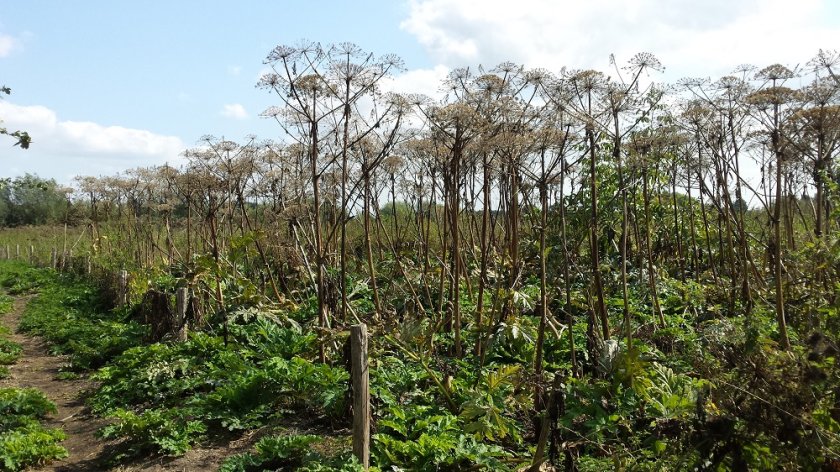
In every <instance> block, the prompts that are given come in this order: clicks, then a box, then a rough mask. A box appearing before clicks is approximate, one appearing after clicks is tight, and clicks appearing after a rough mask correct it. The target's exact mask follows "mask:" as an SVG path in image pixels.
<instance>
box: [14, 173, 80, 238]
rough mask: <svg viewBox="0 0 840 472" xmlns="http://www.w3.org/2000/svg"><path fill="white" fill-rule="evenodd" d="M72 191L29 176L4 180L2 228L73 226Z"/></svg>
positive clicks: (51, 182)
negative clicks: (64, 224)
mask: <svg viewBox="0 0 840 472" xmlns="http://www.w3.org/2000/svg"><path fill="white" fill-rule="evenodd" d="M69 194H70V189H68V188H65V187H61V186H59V185H58V183H56V181H55V180H53V179H44V178H41V177H38V176H37V175H32V174H26V175H24V176H22V177H15V178H13V179H12V178H6V179H3V180H0V227H14V226H25V225H45V224H63V223H73V222H75V220H74V219H73V218H72V215H73V214H74V212H73V211H72V208H73V207H72V206H71V205H70V203H69V200H68V196H69Z"/></svg>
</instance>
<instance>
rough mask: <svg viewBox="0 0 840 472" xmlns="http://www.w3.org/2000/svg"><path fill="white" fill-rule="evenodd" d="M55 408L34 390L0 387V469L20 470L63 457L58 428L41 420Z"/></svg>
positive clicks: (63, 450)
mask: <svg viewBox="0 0 840 472" xmlns="http://www.w3.org/2000/svg"><path fill="white" fill-rule="evenodd" d="M55 411H56V410H55V405H54V404H53V403H52V402H50V401H49V400H48V399H47V398H46V397H45V396H44V394H43V393H41V392H39V391H38V390H36V389H32V388H26V389H20V388H0V470H9V471H16V470H23V469H25V468H26V467H28V466H33V465H40V464H44V463H46V462H49V461H51V460H55V459H61V458H64V457H67V450H66V449H64V448H63V447H62V446H61V445H60V444H59V443H60V442H61V441H62V440H64V437H65V436H64V433H63V432H62V431H61V430H60V429H51V428H45V427H44V426H43V425H42V424H41V420H42V419H43V418H44V417H45V416H46V415H47V414H49V413H55Z"/></svg>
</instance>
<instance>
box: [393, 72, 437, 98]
mask: <svg viewBox="0 0 840 472" xmlns="http://www.w3.org/2000/svg"><path fill="white" fill-rule="evenodd" d="M447 74H449V68H448V67H446V66H444V65H437V66H435V67H434V68H432V69H414V70H410V71H407V72H404V73H402V74H400V75H397V76H394V77H390V78H387V79H385V81H384V83H383V85H382V87H383V88H384V89H385V90H387V91H389V92H398V93H421V94H423V95H428V96H430V97H435V96H438V95H440V87H441V84H442V83H443V79H445V78H446V76H447Z"/></svg>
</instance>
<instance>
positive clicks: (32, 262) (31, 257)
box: [29, 244, 35, 266]
mask: <svg viewBox="0 0 840 472" xmlns="http://www.w3.org/2000/svg"><path fill="white" fill-rule="evenodd" d="M29 265H32V266H34V265H35V246H33V245H32V244H30V245H29Z"/></svg>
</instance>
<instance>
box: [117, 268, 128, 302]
mask: <svg viewBox="0 0 840 472" xmlns="http://www.w3.org/2000/svg"><path fill="white" fill-rule="evenodd" d="M127 303H128V271H127V270H125V269H123V270H121V271H120V275H119V278H118V279H117V306H118V307H121V306H123V305H125V304H127Z"/></svg>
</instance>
